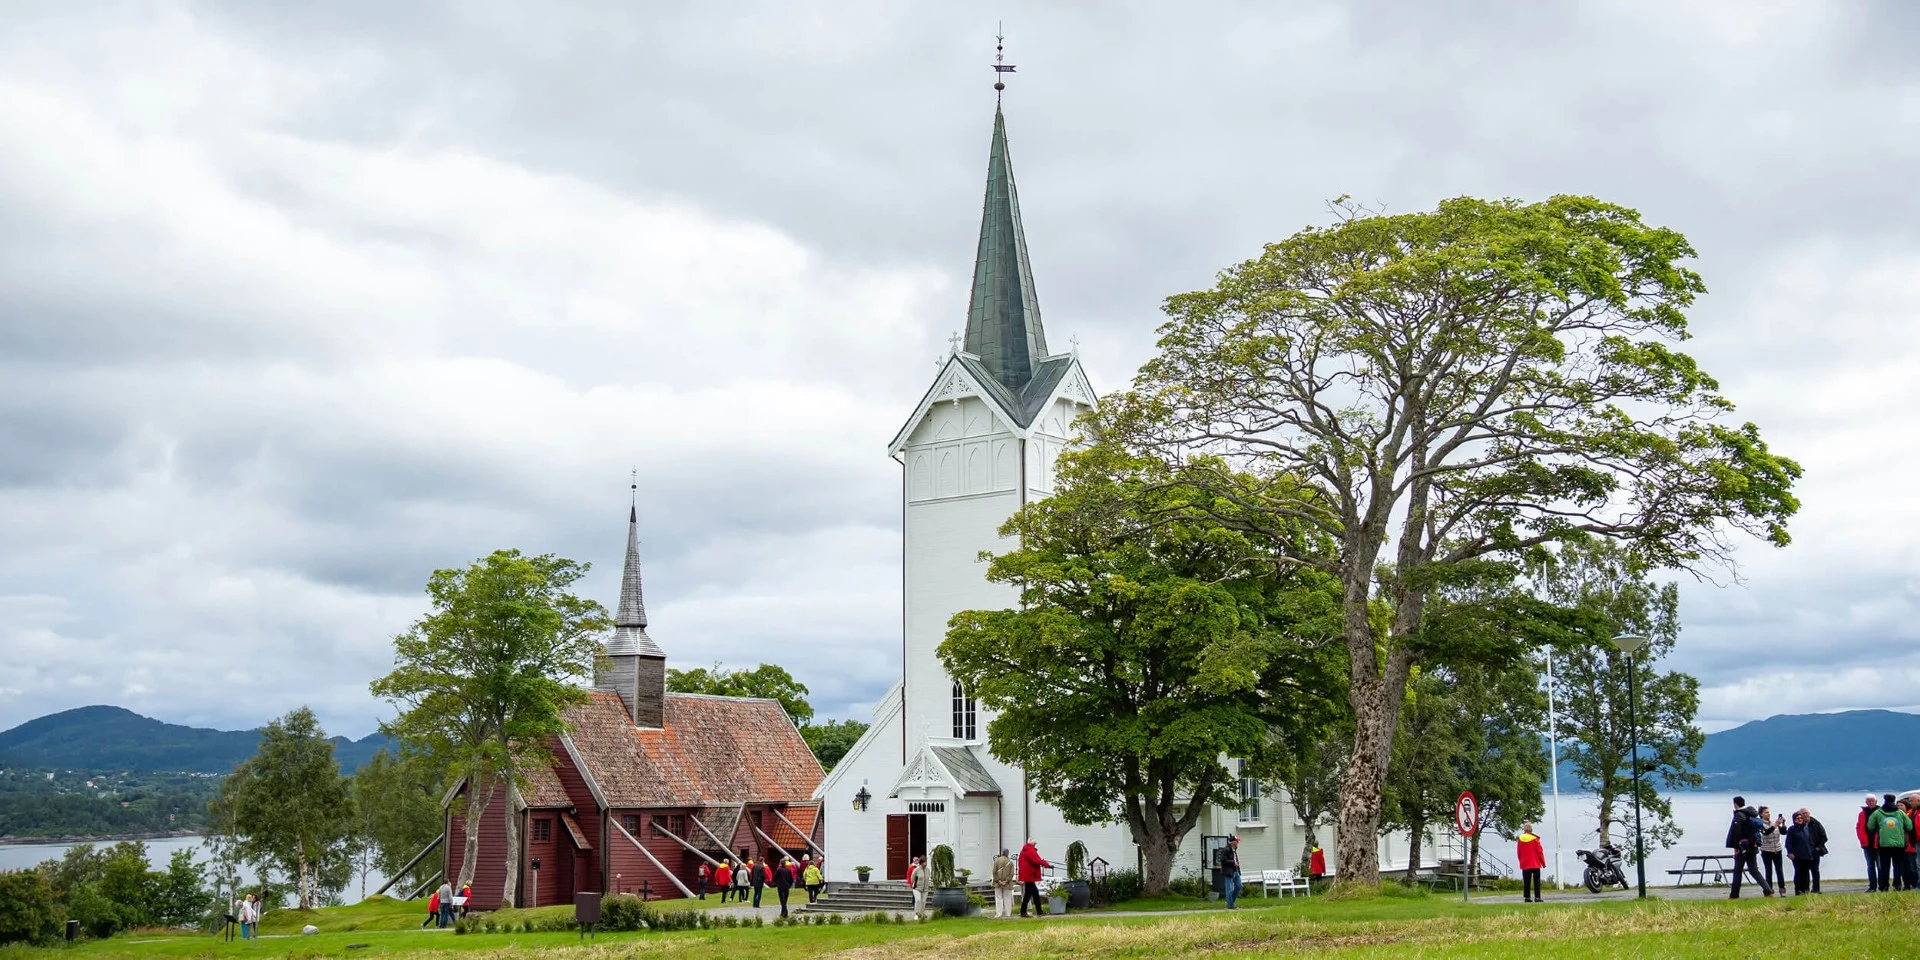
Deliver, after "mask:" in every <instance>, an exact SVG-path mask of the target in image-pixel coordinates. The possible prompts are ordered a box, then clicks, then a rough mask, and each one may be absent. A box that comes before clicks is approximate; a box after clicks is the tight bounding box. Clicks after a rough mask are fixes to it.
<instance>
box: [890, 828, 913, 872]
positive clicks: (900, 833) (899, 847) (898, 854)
mask: <svg viewBox="0 0 1920 960" xmlns="http://www.w3.org/2000/svg"><path fill="white" fill-rule="evenodd" d="M912 822H913V818H912V815H910V814H905V813H890V814H887V879H888V880H905V879H906V878H907V866H908V861H909V859H910V858H911V857H912V856H913V854H912V852H911V847H910V846H909V844H910V843H911V842H912V841H911V839H910V831H911V830H912Z"/></svg>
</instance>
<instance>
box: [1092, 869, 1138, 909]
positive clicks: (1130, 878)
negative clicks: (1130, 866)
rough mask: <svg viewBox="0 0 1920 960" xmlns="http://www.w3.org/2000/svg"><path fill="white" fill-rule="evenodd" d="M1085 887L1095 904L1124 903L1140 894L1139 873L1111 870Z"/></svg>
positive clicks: (1101, 905)
mask: <svg viewBox="0 0 1920 960" xmlns="http://www.w3.org/2000/svg"><path fill="white" fill-rule="evenodd" d="M1087 887H1088V892H1089V893H1091V894H1092V895H1093V903H1094V905H1095V906H1099V907H1104V906H1108V905H1110V904H1115V903H1125V902H1126V901H1128V900H1132V899H1133V898H1135V897H1138V896H1139V895H1140V890H1141V880H1140V874H1139V873H1138V872H1137V871H1134V870H1113V871H1109V872H1108V873H1107V875H1106V876H1104V877H1102V878H1100V879H1098V880H1095V881H1093V882H1092V883H1089V884H1088V885H1087Z"/></svg>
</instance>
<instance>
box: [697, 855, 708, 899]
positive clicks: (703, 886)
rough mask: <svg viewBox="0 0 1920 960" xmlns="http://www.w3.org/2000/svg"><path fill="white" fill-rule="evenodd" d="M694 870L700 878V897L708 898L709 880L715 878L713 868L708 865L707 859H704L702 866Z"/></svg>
mask: <svg viewBox="0 0 1920 960" xmlns="http://www.w3.org/2000/svg"><path fill="white" fill-rule="evenodd" d="M694 872H695V874H696V875H697V876H698V877H699V878H700V892H699V898H700V899H701V900H705V899H706V898H707V881H708V880H711V879H713V868H712V867H709V866H707V864H706V861H704V860H703V861H701V862H700V868H699V869H698V870H696V871H694Z"/></svg>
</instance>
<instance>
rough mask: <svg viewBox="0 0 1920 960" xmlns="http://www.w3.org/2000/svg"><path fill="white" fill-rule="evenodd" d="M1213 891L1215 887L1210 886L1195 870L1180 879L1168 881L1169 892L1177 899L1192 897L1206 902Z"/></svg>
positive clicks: (1173, 878)
mask: <svg viewBox="0 0 1920 960" xmlns="http://www.w3.org/2000/svg"><path fill="white" fill-rule="evenodd" d="M1212 890H1213V887H1212V886H1211V885H1209V884H1208V883H1207V881H1206V880H1205V879H1203V878H1202V877H1201V876H1200V874H1199V873H1198V872H1197V871H1193V870H1189V871H1187V872H1186V873H1185V874H1183V875H1181V876H1178V877H1170V878H1168V880H1167V892H1168V893H1171V894H1173V895H1174V896H1177V897H1192V898H1194V899H1196V900H1205V899H1206V898H1207V894H1208V893H1210V892H1212Z"/></svg>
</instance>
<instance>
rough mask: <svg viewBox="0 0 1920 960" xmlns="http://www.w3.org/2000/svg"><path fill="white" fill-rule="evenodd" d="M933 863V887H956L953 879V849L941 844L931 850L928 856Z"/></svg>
mask: <svg viewBox="0 0 1920 960" xmlns="http://www.w3.org/2000/svg"><path fill="white" fill-rule="evenodd" d="M928 859H929V860H931V861H933V885H934V886H936V887H952V886H957V884H956V883H954V879H953V848H952V847H949V846H947V845H946V844H944V843H943V844H941V845H939V846H937V847H934V848H933V853H932V854H931V855H929V856H928Z"/></svg>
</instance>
